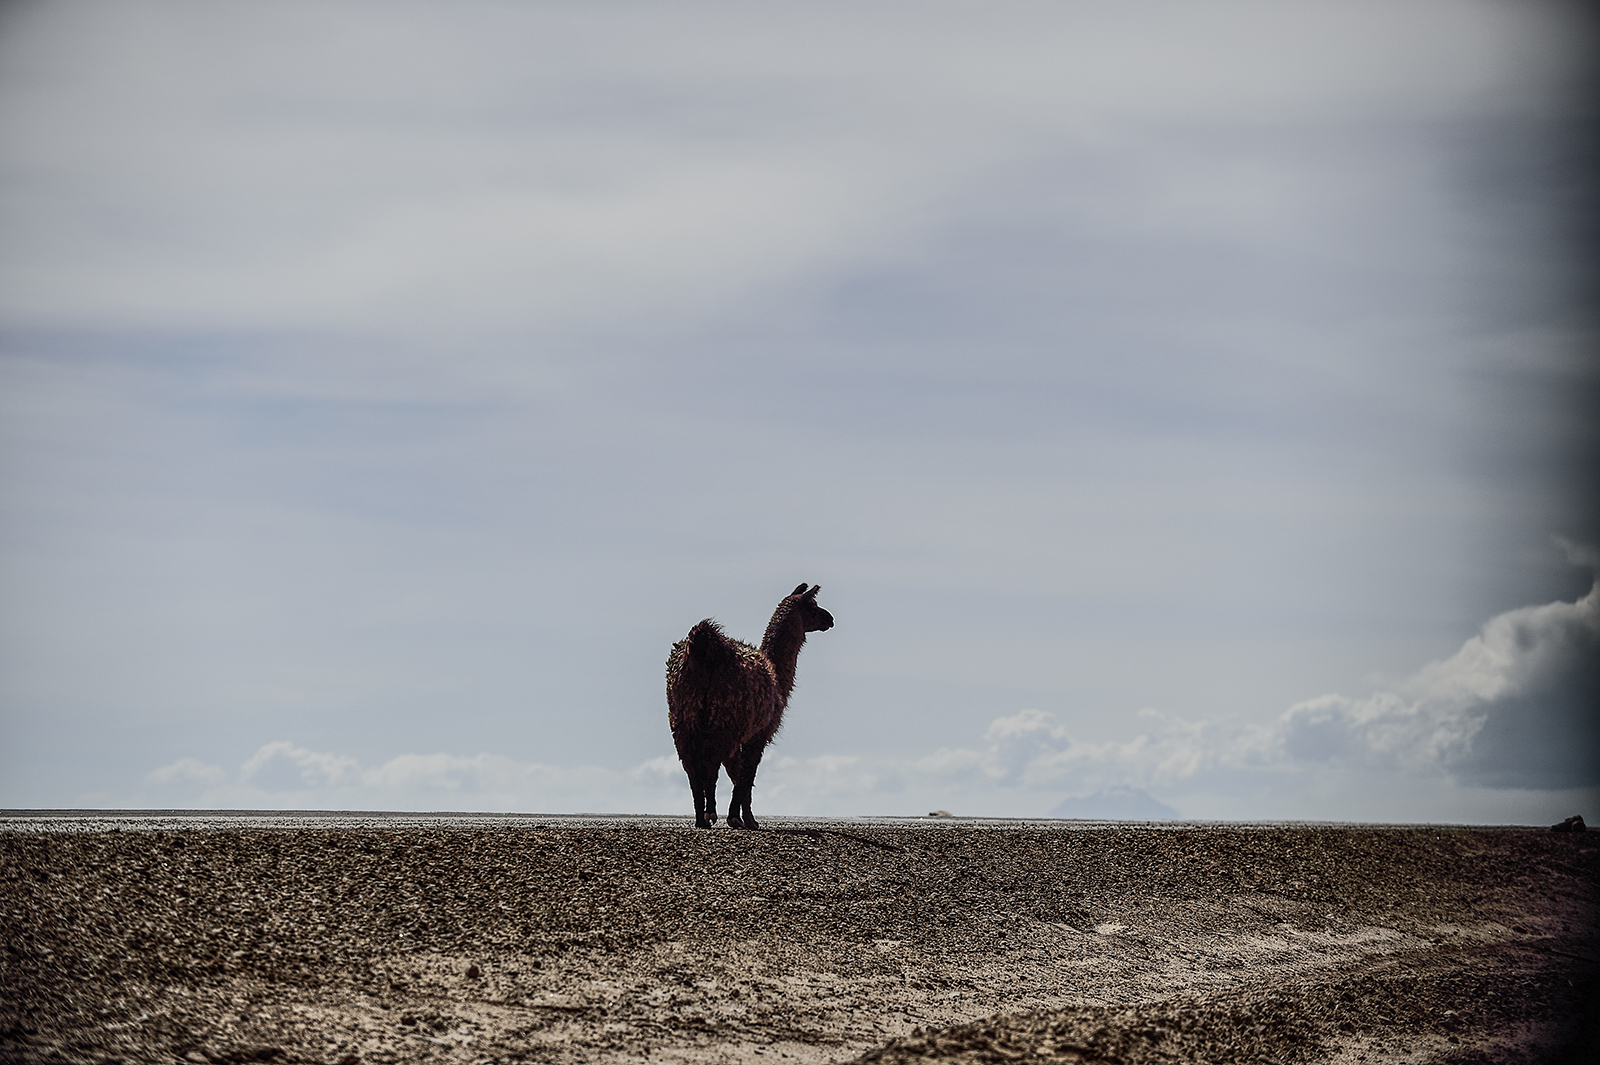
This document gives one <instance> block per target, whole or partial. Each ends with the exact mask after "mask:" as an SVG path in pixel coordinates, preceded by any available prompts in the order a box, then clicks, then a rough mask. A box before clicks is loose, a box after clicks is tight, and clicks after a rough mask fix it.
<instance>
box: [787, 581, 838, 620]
mask: <svg viewBox="0 0 1600 1065" xmlns="http://www.w3.org/2000/svg"><path fill="white" fill-rule="evenodd" d="M820 591H822V585H820V584H814V585H812V586H811V588H810V589H809V590H807V588H806V584H805V582H804V581H801V582H800V586H799V587H798V588H796V589H795V590H794V591H792V592H790V593H789V598H790V599H791V600H793V601H794V611H795V613H797V614H799V616H800V621H801V623H802V624H803V625H804V626H805V631H806V632H827V631H828V630H829V629H831V628H833V615H832V614H830V613H828V612H827V611H826V610H824V609H822V608H821V607H820V606H818V605H817V593H818V592H820Z"/></svg>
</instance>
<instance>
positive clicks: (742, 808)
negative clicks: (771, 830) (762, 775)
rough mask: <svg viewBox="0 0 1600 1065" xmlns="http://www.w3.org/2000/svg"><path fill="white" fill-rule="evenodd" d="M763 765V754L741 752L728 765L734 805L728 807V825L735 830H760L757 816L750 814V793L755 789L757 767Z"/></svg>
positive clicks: (758, 752)
mask: <svg viewBox="0 0 1600 1065" xmlns="http://www.w3.org/2000/svg"><path fill="white" fill-rule="evenodd" d="M760 764H761V752H760V751H756V752H755V753H754V754H751V753H750V752H748V751H740V752H739V753H738V754H737V755H735V756H734V758H733V759H732V760H731V761H730V763H729V765H728V777H729V779H730V780H732V781H733V798H732V800H731V802H732V805H730V806H729V807H728V824H730V825H732V826H733V827H734V828H751V829H759V828H760V827H761V826H760V825H758V824H757V823H756V815H755V814H753V813H751V812H750V792H751V791H752V790H753V789H754V788H755V783H756V767H757V766H759V765H760Z"/></svg>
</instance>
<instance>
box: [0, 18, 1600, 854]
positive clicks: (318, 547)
mask: <svg viewBox="0 0 1600 1065" xmlns="http://www.w3.org/2000/svg"><path fill="white" fill-rule="evenodd" d="M1595 44H1596V26H1595V24H1594V23H1593V22H1591V21H1588V20H1587V16H1585V15H1584V14H1583V13H1582V11H1581V9H1580V8H1579V7H1577V6H1565V5H1557V4H1545V3H1517V4H1512V3H1462V2H1426V0H1423V2H1417V3H1408V4H1403V5H1394V4H1386V3H1350V2H1337V3H1319V2H1306V3H1298V4H1280V3H1220V2H1217V3H1206V4H1191V3H1133V4H1092V3H1085V4H1055V3H1022V2H1001V3H984V4H978V3H954V2H926V3H906V2H894V0H877V2H871V3H860V2H848V3H843V2H841V3H828V2H820V3H812V4H805V5H782V4H759V3H744V2H740V3H734V2H712V3H705V2H687V0H686V2H681V3H673V4H656V3H644V2H630V0H613V2H600V3H532V4H520V3H490V2H482V0H468V2H464V3H452V4H444V3H405V2H398V3H383V4H376V3H362V2H353V0H332V2H318V3H295V2H283V3H274V4H256V5H249V4H212V3H162V2H151V3H144V4H138V5H127V4H120V3H110V2H105V3H95V2H71V0H62V2H53V3H13V4H9V5H6V6H4V7H0V807H8V808H72V807H102V808H111V807H141V808H185V807H197V808H271V809H318V808H328V809H354V810H478V811H498V810H507V811H511V810H522V811H532V812H547V813H560V812H635V813H665V814H679V813H681V814H683V815H684V816H685V817H687V816H690V815H691V814H692V805H691V803H690V799H689V791H688V786H687V781H686V779H685V777H684V775H683V773H682V770H681V768H680V767H679V766H678V765H677V762H676V758H675V757H674V754H673V748H672V742H671V738H670V735H669V733H668V730H667V725H666V707H665V696H664V680H663V670H664V663H665V660H666V656H667V652H668V650H669V649H670V647H671V645H672V643H673V642H674V641H676V640H678V639H681V638H682V636H683V635H684V634H685V633H686V632H687V631H688V629H689V627H690V626H691V625H693V624H694V623H695V622H696V621H698V620H700V619H701V618H704V617H708V616H709V617H715V618H717V619H718V620H719V621H720V622H721V623H722V624H723V625H724V626H725V627H726V629H727V630H728V631H729V632H730V633H731V634H732V635H735V636H739V637H742V638H744V639H747V640H750V641H756V640H758V639H759V637H760V634H761V631H762V629H763V627H764V626H765V623H766V620H767V617H768V616H769V615H770V613H771V611H772V609H773V607H774V606H776V604H777V602H778V601H779V599H780V598H781V597H782V596H783V595H784V594H786V593H787V592H788V591H789V590H790V589H792V588H793V587H794V586H795V584H797V583H798V582H800V581H807V582H811V583H816V584H820V585H821V589H822V590H821V592H820V593H819V596H818V601H819V602H820V603H821V604H822V605H823V606H825V607H826V608H827V609H828V610H829V611H831V612H832V613H833V615H834V617H835V619H836V622H837V624H836V626H835V628H834V629H832V630H831V631H829V632H825V633H816V634H813V635H812V637H811V639H810V640H809V641H808V643H807V645H806V648H805V650H804V652H803V653H802V655H801V658H800V663H799V671H798V685H797V687H796V689H795V693H794V697H793V699H792V701H791V703H790V705H789V709H788V713H787V716H786V719H785V725H784V728H783V730H782V732H780V734H779V736H778V739H777V741H776V742H775V744H774V745H773V747H772V748H771V749H770V750H769V751H768V753H767V757H766V761H765V763H764V764H763V767H762V770H761V775H760V776H759V777H758V779H757V784H756V792H755V803H754V805H755V808H756V810H757V812H758V814H759V813H767V814H771V815H783V814H789V815H828V816H862V815H923V814H926V813H927V812H928V811H930V810H933V809H946V810H950V811H952V812H954V813H956V814H960V815H973V816H1006V817H1041V816H1067V817H1128V818H1184V819H1237V820H1251V821H1254V820H1279V819H1314V820H1356V821H1382V822H1419V821H1432V822H1458V823H1527V824H1540V823H1550V822H1554V821H1556V820H1560V819H1561V818H1563V817H1566V816H1568V815H1570V814H1573V813H1583V814H1586V815H1588V816H1590V818H1591V819H1597V820H1600V801H1597V800H1600V598H1597V593H1596V591H1595V580H1596V572H1597V569H1600V513H1597V508H1596V500H1597V498H1600V492H1597V491H1595V488H1596V486H1595V483H1594V471H1595V470H1596V469H1600V418H1597V417H1596V413H1597V412H1600V366H1597V361H1596V359H1595V358H1594V355H1595V351H1596V348H1595V338H1596V328H1595V325H1596V323H1595V317H1594V309H1595V307H1596V306H1597V305H1600V302H1597V301H1596V299H1595V296H1596V295H1597V292H1596V285H1595V280H1596V277H1595V274H1596V261H1597V256H1596V255H1595V247H1596V245H1595V238H1596V235H1597V233H1600V228H1597V226H1596V220H1597V218H1600V211H1597V204H1596V202H1595V192H1594V190H1595V187H1596V182H1595V180H1594V178H1595V175H1596V172H1597V166H1596V162H1595V159H1596V157H1595V153H1594V147H1595V145H1596V143H1597V139H1596V136H1595V133H1596V128H1597V127H1596V122H1595V117H1596V116H1595V114H1594V112H1593V110H1592V109H1590V106H1591V105H1590V103H1589V100H1590V97H1591V95H1596V94H1591V93H1589V92H1587V91H1586V89H1587V88H1588V82H1589V80H1590V79H1591V78H1592V76H1593V74H1594V71H1595V69H1596V67H1595V63H1594V56H1595V54H1596V52H1595ZM726 797H727V786H726V783H724V785H723V790H722V794H721V798H722V800H723V801H724V802H726Z"/></svg>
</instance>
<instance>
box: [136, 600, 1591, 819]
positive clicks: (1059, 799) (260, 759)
mask: <svg viewBox="0 0 1600 1065" xmlns="http://www.w3.org/2000/svg"><path fill="white" fill-rule="evenodd" d="M1597 589H1600V585H1597V586H1596V588H1591V589H1590V591H1589V593H1588V594H1587V595H1585V596H1584V597H1583V598H1581V599H1579V600H1578V601H1576V602H1572V603H1566V602H1556V603H1549V604H1546V605H1543V606H1533V607H1524V608H1522V609H1519V610H1513V611H1510V612H1508V613H1505V614H1502V615H1500V616H1498V617H1496V618H1494V619H1493V620H1491V621H1490V622H1488V623H1487V624H1486V625H1484V626H1483V629H1482V631H1481V632H1480V633H1479V634H1478V635H1477V636H1474V637H1473V638H1472V639H1470V640H1468V641H1467V642H1466V643H1465V644H1464V645H1463V646H1462V648H1461V649H1460V650H1459V651H1457V652H1456V653H1455V654H1454V655H1452V656H1450V657H1449V658H1447V659H1444V660H1442V661H1438V662H1433V663H1430V664H1429V665H1427V666H1425V667H1424V668H1422V669H1421V670H1419V671H1418V672H1417V673H1416V674H1415V675H1414V676H1412V677H1411V678H1410V679H1409V680H1407V681H1406V682H1405V683H1403V684H1401V685H1399V686H1398V687H1396V688H1395V689H1394V690H1392V691H1380V692H1376V693H1374V694H1372V695H1369V696H1366V697H1365V698H1359V699H1353V698H1349V697H1347V696H1343V695H1324V696H1321V697H1319V698H1316V699H1311V700H1308V701H1306V702H1303V703H1299V704H1297V705H1295V706H1293V707H1291V708H1289V710H1288V711H1287V712H1285V713H1284V714H1283V715H1282V717H1281V718H1279V719H1278V720H1277V721H1275V722H1273V723H1271V724H1268V725H1264V726H1263V725H1248V724H1238V723H1233V724H1230V723H1225V722H1205V721H1185V720H1183V719H1181V718H1177V717H1173V716H1170V715H1166V714H1162V713H1159V712H1156V711H1153V710H1145V711H1142V712H1141V713H1140V714H1139V717H1138V720H1139V723H1140V725H1141V726H1142V727H1141V730H1140V731H1139V733H1138V734H1137V735H1135V736H1133V737H1132V738H1131V739H1126V740H1119V741H1112V742H1104V743H1080V742H1075V741H1074V740H1073V739H1072V738H1071V737H1070V736H1069V735H1068V734H1067V729H1066V728H1065V727H1064V726H1063V725H1062V724H1061V723H1060V722H1059V721H1058V720H1057V719H1056V718H1055V717H1054V716H1053V715H1051V714H1048V713H1045V712H1043V711H1040V710H1031V709H1030V710H1023V711H1021V712H1019V713H1016V714H1011V715H1008V716H1004V717H999V718H996V719H995V720H994V721H992V722H991V723H990V725H989V727H988V729H987V731H986V732H985V733H984V736H983V741H982V743H981V744H980V745H978V746H974V747H957V748H941V749H939V750H936V751H934V752H932V753H930V754H926V755H923V756H921V757H916V758H894V757H885V758H875V757H867V756H861V755H823V756H819V757H812V758H804V759H801V758H793V757H786V756H784V755H783V754H782V753H781V748H780V749H779V751H775V752H774V753H773V754H772V755H770V756H769V757H768V759H767V761H766V763H765V765H764V766H763V768H762V771H761V776H760V778H759V780H758V789H757V790H758V799H757V805H758V806H759V807H761V808H762V809H764V810H766V811H769V812H772V813H788V814H821V815H859V814H920V813H926V812H928V811H929V810H931V809H934V808H946V809H951V810H955V811H957V812H964V813H972V814H986V815H1000V816H1039V815H1044V814H1050V815H1053V816H1065V817H1090V818H1126V819H1162V818H1170V817H1176V816H1179V815H1180V814H1181V815H1183V816H1190V817H1196V816H1199V817H1215V816H1234V817H1254V818H1263V819H1266V818H1278V817H1313V818H1327V819H1346V818H1348V819H1367V820H1463V821H1468V820H1484V819H1490V820H1493V819H1501V820H1518V819H1519V816H1518V815H1520V817H1521V818H1522V819H1526V818H1535V819H1544V818H1546V817H1554V816H1555V814H1554V813H1553V812H1549V811H1558V810H1560V809H1565V806H1564V805H1562V804H1571V803H1574V802H1582V801H1588V802H1593V801H1594V800H1595V799H1596V798H1597V797H1600V789H1597V785H1600V765H1597V759H1596V743H1595V739H1596V724H1597V722H1596V719H1597V716H1600V715H1597V708H1600V592H1597ZM1374 779H1382V780H1384V781H1385V786H1384V787H1383V788H1381V789H1379V790H1381V792H1382V793H1383V795H1384V796H1385V797H1386V799H1385V801H1388V802H1391V803H1394V804H1396V805H1394V806H1392V807H1391V808H1389V809H1388V812H1387V813H1385V812H1384V811H1383V810H1374V809H1373V808H1371V807H1370V806H1363V805H1362V801H1363V798H1362V797H1363V796H1366V795H1368V794H1370V791H1371V789H1369V788H1367V787H1366V786H1364V784H1363V782H1368V783H1370V782H1371V781H1373V780H1374ZM1396 781H1409V782H1410V784H1411V785H1412V787H1411V790H1410V791H1407V790H1406V789H1405V788H1404V787H1399V788H1397V786H1396ZM146 784H147V785H150V786H151V787H152V788H154V789H156V790H157V791H159V792H161V793H163V794H164V795H165V796H167V797H168V799H169V801H170V799H171V797H172V795H173V794H174V793H176V792H178V791H183V792H186V793H187V797H188V798H189V800H190V802H189V803H188V804H189V805H195V806H201V807H243V808H250V807H256V808H260V807H269V808H279V809H291V808H305V809H330V808H338V809H432V810H479V811H497V810H499V811H511V810H524V811H538V812H548V813H560V812H593V813H607V812H633V813H681V812H683V811H685V810H688V809H689V808H690V803H689V794H688V788H687V786H686V784H685V783H684V779H683V775H682V772H681V770H680V769H679V767H678V765H677V762H676V760H675V759H674V758H672V757H671V756H670V755H669V756H662V757H658V758H652V759H649V760H647V761H645V762H642V763H640V764H639V765H637V766H634V767H633V768H632V769H628V770H615V769H608V768H604V767H600V766H575V767H566V766H552V765H541V764H538V763H525V762H519V761H517V760H515V759H513V758H508V757H505V756H501V755H491V754H478V755H472V756H463V755H453V754H427V755H421V754H406V755H401V756H400V757H397V758H393V759H390V760H389V761H387V762H385V763H383V764H382V765H379V766H376V767H364V766H362V765H360V764H359V763H358V762H357V761H356V760H355V759H353V758H350V757H348V756H346V755H341V754H336V753H331V752H325V751H313V750H309V749H307V748H304V747H300V746H297V745H295V744H293V743H290V742H287V741H282V740H279V741H274V742H272V743H268V744H266V745H264V746H263V747H261V748H260V749H259V750H257V751H256V752H255V753H254V754H253V755H251V756H250V757H249V758H248V759H247V760H246V761H245V762H244V763H243V764H242V765H241V766H240V767H239V769H238V770H237V772H235V773H232V774H230V773H228V772H226V771H225V770H223V769H222V768H221V767H218V766H213V765H207V764H204V763H201V762H199V761H196V760H195V759H192V758H182V759H179V760H177V761H175V762H173V763H172V764H170V765H166V766H162V767H161V768H159V769H156V770H155V771H153V772H152V773H150V774H149V775H148V776H147V777H146ZM727 795H728V791H727V786H726V783H724V784H723V791H722V795H721V798H722V801H723V802H724V803H725V802H726V800H727ZM1252 795H1254V796H1256V797H1257V798H1256V799H1254V800H1252V798H1251V796H1252ZM1252 801H1254V802H1257V803H1259V804H1260V805H1256V806H1254V807H1252V806H1251V805H1250V803H1251V802H1252ZM174 805H183V803H174ZM1452 813H1455V815H1456V816H1453V817H1452V816H1451V815H1452ZM1497 814H1498V815H1499V816H1498V817H1497V816H1496V815H1497Z"/></svg>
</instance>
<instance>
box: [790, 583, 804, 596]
mask: <svg viewBox="0 0 1600 1065" xmlns="http://www.w3.org/2000/svg"><path fill="white" fill-rule="evenodd" d="M805 590H806V582H805V581H801V582H800V583H799V584H798V585H796V586H795V590H794V591H792V592H790V593H789V594H790V595H800V594H801V593H803V592H804V591H805Z"/></svg>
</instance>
